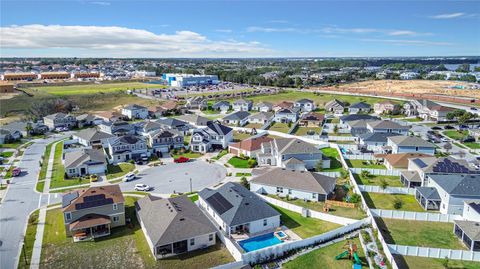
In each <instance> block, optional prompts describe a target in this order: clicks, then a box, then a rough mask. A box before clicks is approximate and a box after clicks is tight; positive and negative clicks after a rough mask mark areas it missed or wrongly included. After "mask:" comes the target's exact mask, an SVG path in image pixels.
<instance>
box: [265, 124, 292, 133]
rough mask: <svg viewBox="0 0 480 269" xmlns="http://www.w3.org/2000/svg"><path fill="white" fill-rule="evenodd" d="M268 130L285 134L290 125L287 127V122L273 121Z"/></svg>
mask: <svg viewBox="0 0 480 269" xmlns="http://www.w3.org/2000/svg"><path fill="white" fill-rule="evenodd" d="M268 130H269V131H276V132H281V133H286V134H287V133H288V131H289V130H290V127H288V124H286V123H280V122H275V123H273V124H272V125H271V126H270V127H269V128H268Z"/></svg>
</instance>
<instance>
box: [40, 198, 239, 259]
mask: <svg viewBox="0 0 480 269" xmlns="http://www.w3.org/2000/svg"><path fill="white" fill-rule="evenodd" d="M135 199H137V198H133V197H126V198H125V200H126V201H125V207H126V208H125V213H126V218H130V219H131V220H132V222H133V224H134V225H133V226H130V227H129V226H124V227H119V228H114V229H112V234H111V235H110V236H107V237H103V238H99V239H97V240H96V241H88V242H81V243H73V240H72V238H67V237H66V236H65V227H64V225H63V214H62V211H61V209H52V210H49V211H47V219H46V226H45V233H44V236H43V246H42V258H41V260H42V265H41V266H40V268H90V267H91V266H92V265H93V264H94V265H95V268H125V266H127V265H128V266H127V267H128V268H209V267H214V266H217V265H220V264H224V263H229V262H232V261H234V260H233V258H232V257H231V255H230V253H229V252H228V251H227V249H226V248H225V247H223V246H222V245H221V244H220V243H218V244H217V245H216V246H213V247H210V248H208V249H205V250H200V251H195V252H190V253H188V254H185V255H180V256H177V257H174V258H168V259H163V260H160V261H156V260H155V259H154V258H153V256H152V254H151V252H150V249H149V247H148V244H147V241H146V239H145V236H144V235H143V232H142V230H141V228H140V225H139V224H138V222H137V219H136V216H135V208H134V206H133V203H134V201H135ZM219 241H220V240H218V239H217V242H219Z"/></svg>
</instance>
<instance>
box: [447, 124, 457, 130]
mask: <svg viewBox="0 0 480 269" xmlns="http://www.w3.org/2000/svg"><path fill="white" fill-rule="evenodd" d="M452 129H455V127H453V126H451V125H447V126H445V130H452Z"/></svg>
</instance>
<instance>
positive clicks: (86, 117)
mask: <svg viewBox="0 0 480 269" xmlns="http://www.w3.org/2000/svg"><path fill="white" fill-rule="evenodd" d="M102 121H103V120H102V119H101V118H99V117H97V116H95V115H92V114H82V115H79V116H77V124H78V128H83V127H86V126H94V125H99V124H100V123H102Z"/></svg>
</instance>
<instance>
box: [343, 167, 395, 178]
mask: <svg viewBox="0 0 480 269" xmlns="http://www.w3.org/2000/svg"><path fill="white" fill-rule="evenodd" d="M349 169H350V171H352V173H354V174H361V173H362V171H368V172H369V173H370V174H371V175H375V176H400V171H399V170H395V169H394V170H387V169H374V168H349Z"/></svg>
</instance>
